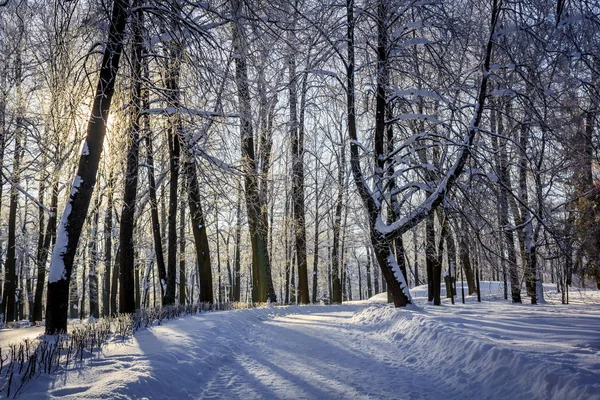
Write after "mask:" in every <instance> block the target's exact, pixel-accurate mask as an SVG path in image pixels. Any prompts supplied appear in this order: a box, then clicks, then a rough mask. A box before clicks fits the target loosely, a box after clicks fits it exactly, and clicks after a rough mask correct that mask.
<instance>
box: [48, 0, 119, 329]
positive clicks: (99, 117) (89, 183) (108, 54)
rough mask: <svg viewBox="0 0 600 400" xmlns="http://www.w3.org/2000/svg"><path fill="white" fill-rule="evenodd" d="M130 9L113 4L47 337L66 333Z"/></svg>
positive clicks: (61, 241)
mask: <svg viewBox="0 0 600 400" xmlns="http://www.w3.org/2000/svg"><path fill="white" fill-rule="evenodd" d="M127 7H128V1H127V0H114V4H113V11H112V16H111V20H110V21H111V23H110V28H109V33H108V40H107V42H106V48H105V50H104V57H103V59H102V66H101V68H100V75H99V77H98V87H97V89H96V94H95V97H94V102H93V104H92V109H91V113H90V118H89V121H88V127H87V136H86V142H85V145H84V147H83V151H82V154H81V157H80V159H79V165H78V168H77V173H76V175H75V179H74V180H73V186H72V189H71V193H70V194H69V199H68V200H67V206H66V208H65V211H64V212H63V217H62V219H61V223H60V226H59V229H58V234H57V241H56V245H55V246H54V251H53V253H52V261H51V263H50V273H49V277H48V297H47V309H46V334H50V335H52V334H56V333H59V332H65V331H66V330H67V306H68V288H69V282H70V280H71V270H72V268H73V261H74V259H75V253H76V251H77V244H78V242H79V236H80V235H81V230H82V228H83V223H84V221H85V217H86V214H87V211H88V208H89V205H90V200H91V198H92V192H93V190H94V186H95V184H96V174H97V172H98V164H99V162H100V155H101V154H102V145H103V143H104V136H105V134H106V121H107V120H108V113H109V110H110V104H111V100H112V97H113V93H114V85H115V78H116V75H117V70H118V67H119V59H120V57H121V50H122V48H123V36H124V31H125V23H126V20H127Z"/></svg>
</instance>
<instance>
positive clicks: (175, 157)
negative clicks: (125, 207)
mask: <svg viewBox="0 0 600 400" xmlns="http://www.w3.org/2000/svg"><path fill="white" fill-rule="evenodd" d="M173 12H175V13H177V11H173ZM173 24H174V25H175V22H173ZM168 53H169V54H168V61H167V66H166V72H165V74H166V78H165V86H166V88H167V101H168V105H169V107H174V108H175V109H178V108H180V107H181V104H180V99H179V78H180V72H181V70H180V69H181V57H182V49H181V44H180V43H177V42H176V41H175V40H172V41H171V42H170V43H169V49H168ZM182 129H183V126H182V120H181V116H180V115H179V114H174V115H172V116H170V117H169V127H168V132H167V136H168V145H169V172H170V179H169V211H168V245H167V289H166V291H165V300H164V303H165V304H175V292H176V282H177V208H178V205H179V201H178V197H177V196H178V194H179V192H178V190H179V189H178V188H179V166H180V161H181V160H180V158H181V141H182V136H181V131H182ZM192 220H193V216H192ZM199 261H200V260H199ZM210 291H211V293H212V288H211V290H210ZM201 296H202V293H201Z"/></svg>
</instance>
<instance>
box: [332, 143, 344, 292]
mask: <svg viewBox="0 0 600 400" xmlns="http://www.w3.org/2000/svg"><path fill="white" fill-rule="evenodd" d="M341 135H342V133H340V136H341ZM339 152H340V153H339V155H338V157H337V159H338V173H337V189H338V192H337V199H336V201H335V214H334V217H333V243H332V246H331V261H332V265H331V281H332V282H331V287H332V295H331V302H332V303H334V304H341V303H342V300H343V293H342V292H343V288H342V281H341V275H342V271H341V268H340V259H341V257H340V236H341V226H342V209H343V203H344V171H345V169H346V154H345V148H344V141H343V140H342V146H341V147H340V149H339Z"/></svg>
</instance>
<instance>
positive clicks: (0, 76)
mask: <svg viewBox="0 0 600 400" xmlns="http://www.w3.org/2000/svg"><path fill="white" fill-rule="evenodd" d="M8 70H9V68H8V61H7V60H4V62H3V64H2V67H1V68H0V170H1V169H2V168H3V167H4V150H5V147H6V97H7V95H8V92H9V89H8V87H7V78H8ZM3 185H4V176H3V175H2V174H0V212H1V211H2V192H3V190H2V188H3ZM1 251H2V242H1V241H0V252H1ZM1 261H2V260H1V259H0V264H1ZM1 272H2V268H1V265H0V311H3V310H4V307H5V305H6V298H5V296H4V282H3V281H2V275H4V274H2V273H1Z"/></svg>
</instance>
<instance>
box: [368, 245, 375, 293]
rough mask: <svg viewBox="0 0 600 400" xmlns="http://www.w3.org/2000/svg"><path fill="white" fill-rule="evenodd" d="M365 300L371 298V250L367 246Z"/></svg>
mask: <svg viewBox="0 0 600 400" xmlns="http://www.w3.org/2000/svg"><path fill="white" fill-rule="evenodd" d="M366 269H367V299H370V298H371V297H373V284H372V282H371V250H370V249H369V247H368V246H367V265H366ZM375 294H377V293H375Z"/></svg>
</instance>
